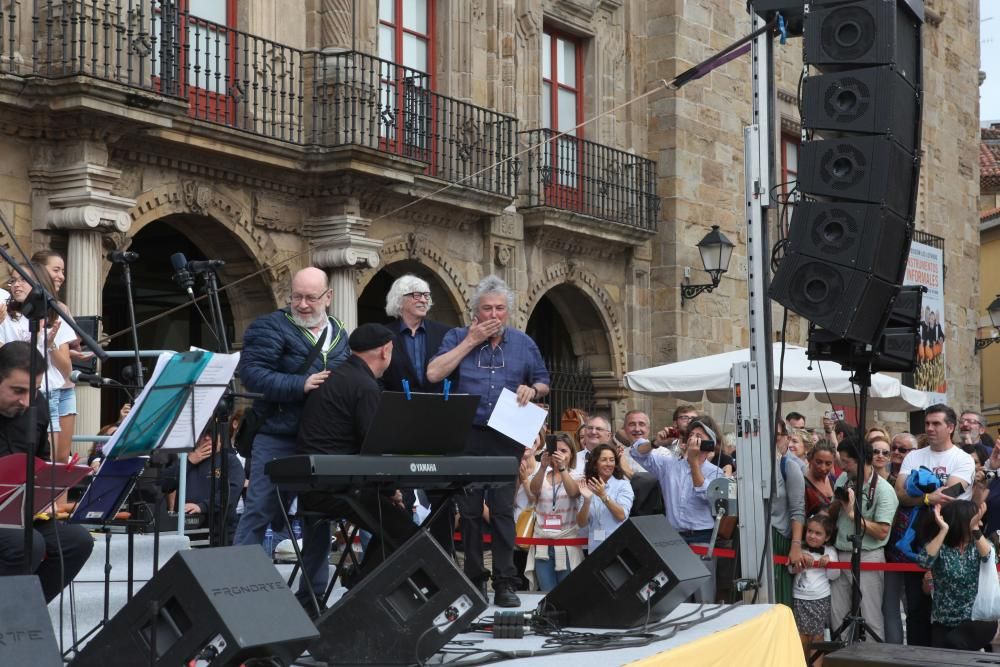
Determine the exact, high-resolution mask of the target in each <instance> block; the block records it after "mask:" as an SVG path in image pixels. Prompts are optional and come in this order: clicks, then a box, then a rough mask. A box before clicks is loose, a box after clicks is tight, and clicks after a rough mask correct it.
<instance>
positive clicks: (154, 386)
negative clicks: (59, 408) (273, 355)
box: [102, 348, 240, 458]
mask: <svg viewBox="0 0 1000 667" xmlns="http://www.w3.org/2000/svg"><path fill="white" fill-rule="evenodd" d="M239 361H240V354H239V352H235V353H233V354H218V353H213V352H208V351H206V350H200V349H198V348H192V349H191V350H190V351H189V352H185V353H181V352H165V353H163V354H161V355H160V356H159V358H158V359H157V360H156V367H155V368H154V369H153V373H152V375H151V376H150V377H149V380H148V381H147V383H146V386H145V387H143V390H142V392H141V393H140V394H139V396H137V397H136V400H135V405H133V406H132V409H131V410H130V411H129V413H128V415H126V417H125V419H124V420H123V421H122V423H121V425H120V426H119V427H118V430H117V431H115V433H114V434H113V435H112V436H111V438H110V439H109V440H108V441H107V442H106V443H104V446H103V447H102V451H103V452H104V455H105V457H106V458H121V457H126V456H137V455H148V454H150V453H151V452H152V450H153V449H167V450H174V451H185V450H190V449H192V448H193V447H194V444H195V443H194V440H195V439H196V438H197V437H198V435H199V434H200V433H201V431H202V430H203V429H204V428H205V426H206V425H207V424H208V420H209V419H210V418H211V417H212V414H213V413H214V411H215V406H216V405H217V404H218V402H219V399H221V398H222V395H223V394H224V393H225V391H226V385H227V384H228V383H229V381H230V380H231V379H232V377H233V373H235V372H236V366H237V365H238V364H239ZM181 384H191V385H193V386H192V389H191V395H190V396H189V397H187V398H186V400H185V390H184V389H183V388H182V387H179V386H178V385H181ZM125 438H128V442H125V441H124V439H125Z"/></svg>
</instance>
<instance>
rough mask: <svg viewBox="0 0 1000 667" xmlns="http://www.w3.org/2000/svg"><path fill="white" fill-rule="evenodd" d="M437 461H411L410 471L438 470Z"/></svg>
mask: <svg viewBox="0 0 1000 667" xmlns="http://www.w3.org/2000/svg"><path fill="white" fill-rule="evenodd" d="M437 469H438V467H437V464H436V463H411V464H410V472H437Z"/></svg>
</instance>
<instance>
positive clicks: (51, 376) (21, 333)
mask: <svg viewBox="0 0 1000 667" xmlns="http://www.w3.org/2000/svg"><path fill="white" fill-rule="evenodd" d="M9 299H10V293H9V292H7V291H6V290H3V289H0V302H3V303H6V302H7V301H8V300H9ZM30 339H31V331H30V330H29V327H28V318H26V317H19V318H17V319H16V320H15V319H14V318H13V316H12V314H11V313H10V312H9V311H8V312H7V316H6V317H5V318H4V319H3V322H2V323H0V343H13V342H14V341H16V340H19V341H24V342H25V343H27V342H28V341H29V340H30ZM74 340H76V334H75V333H73V330H72V329H71V328H70V326H69V325H68V324H66V321H65V320H63V318H61V317H60V318H59V331H57V332H56V337H55V340H49V341H48V344H49V346H55V347H59V346H60V345H62V344H63V343H71V342H73V341H74ZM45 343H46V341H45V340H44V338H43V332H42V331H39V332H38V351H39V352H41V353H42V355H45ZM66 380H67V378H64V377H63V375H62V373H60V372H59V369H57V368H56V367H55V365H54V364H52V363H51V362H50V363H49V369H48V371H47V372H46V374H45V384H43V385H42V391H44V392H46V393H48V392H49V391H53V390H55V389H59V388H60V387H62V386H63V385H65V384H66Z"/></svg>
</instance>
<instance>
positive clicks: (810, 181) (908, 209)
mask: <svg viewBox="0 0 1000 667" xmlns="http://www.w3.org/2000/svg"><path fill="white" fill-rule="evenodd" d="M919 173H920V160H919V159H918V158H917V157H916V156H915V155H913V154H912V153H909V152H907V151H906V150H904V149H903V147H902V146H900V145H899V144H898V143H896V142H895V141H893V140H892V139H890V138H888V137H885V136H874V137H873V136H861V137H840V138H837V139H820V140H816V141H807V142H805V143H803V144H802V146H801V148H800V149H799V176H798V189H799V191H800V192H802V193H804V194H808V195H817V196H821V197H832V198H835V199H838V200H848V201H856V202H865V203H869V204H879V205H883V206H886V207H888V208H889V209H890V210H892V211H893V212H894V213H896V214H897V215H899V216H900V217H903V218H907V219H912V218H913V212H914V206H915V203H916V193H917V179H918V176H919Z"/></svg>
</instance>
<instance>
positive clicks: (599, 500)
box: [576, 445, 635, 553]
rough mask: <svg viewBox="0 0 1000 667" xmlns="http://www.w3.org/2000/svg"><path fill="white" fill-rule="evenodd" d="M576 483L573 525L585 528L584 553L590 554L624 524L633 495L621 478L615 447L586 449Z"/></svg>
mask: <svg viewBox="0 0 1000 667" xmlns="http://www.w3.org/2000/svg"><path fill="white" fill-rule="evenodd" d="M583 476H584V484H581V485H580V495H582V496H583V505H582V506H581V507H580V511H579V512H577V513H576V525H578V526H579V527H580V528H586V529H587V553H593V551H594V549H596V548H597V547H598V546H600V544H601V542H603V541H604V540H605V539H607V537H608V536H609V535H610V534H611V533H613V532H615V530H617V529H618V526H620V525H622V524H623V523H625V519H627V518H628V513H629V512H630V511H631V510H632V501H633V500H634V498H635V496H634V494H633V492H632V485H631V484H630V483H629V481H628V480H627V479H625V473H624V471H622V466H621V461H620V458H619V454H618V450H617V449H616V448H614V447H612V446H611V445H598V446H597V447H594V449H593V450H592V451H591V452H590V458H588V459H587V465H586V466H585V467H584V469H583Z"/></svg>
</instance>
